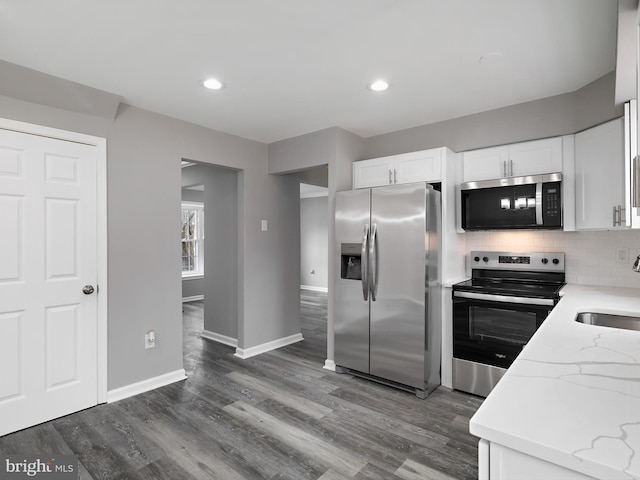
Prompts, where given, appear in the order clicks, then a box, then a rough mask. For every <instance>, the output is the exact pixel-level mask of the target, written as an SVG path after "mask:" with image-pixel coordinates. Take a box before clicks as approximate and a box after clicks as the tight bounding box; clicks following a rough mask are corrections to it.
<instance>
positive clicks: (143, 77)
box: [0, 0, 617, 142]
mask: <svg viewBox="0 0 640 480" xmlns="http://www.w3.org/2000/svg"><path fill="white" fill-rule="evenodd" d="M616 12H617V2H616V1H613V0H526V1H525V0H519V1H516V0H110V1H105V0H56V1H52V0H0V59H1V60H5V61H8V62H12V63H15V64H18V65H22V66H25V67H28V68H31V69H35V70H38V71H41V72H44V73H48V74H51V75H55V76H58V77H62V78H65V79H68V80H72V81H74V82H79V83H82V84H85V85H89V86H91V87H94V88H98V89H101V90H105V91H108V92H111V93H114V94H117V95H121V96H122V97H123V98H124V101H125V102H126V103H128V104H131V105H134V106H137V107H141V108H145V109H148V110H152V111H155V112H159V113H163V114H166V115H170V116H172V117H176V118H180V119H183V120H187V121H190V122H193V123H196V124H200V125H203V126H206V127H210V128H213V129H215V130H220V131H223V132H228V133H232V134H236V135H240V136H242V137H246V138H250V139H254V140H258V141H262V142H273V141H276V140H281V139H284V138H289V137H292V136H296V135H300V134H304V133H308V132H312V131H316V130H320V129H323V128H327V127H331V126H339V127H342V128H345V129H347V130H349V131H351V132H353V133H356V134H358V135H361V136H363V137H369V136H372V135H377V134H381V133H386V132H390V131H395V130H400V129H403V128H408V127H413V126H417V125H423V124H427V123H432V122H437V121H441V120H446V119H450V118H455V117H459V116H463V115H468V114H472V113H477V112H480V111H485V110H491V109H494V108H499V107H502V106H507V105H512V104H516V103H521V102H525V101H530V100H534V99H537V98H543V97H548V96H552V95H556V94H560V93H565V92H569V91H574V90H576V89H578V88H580V87H582V86H584V85H586V84H588V83H590V82H591V81H593V80H595V79H597V78H599V77H601V76H602V75H605V74H606V73H608V72H610V71H612V70H613V69H614V68H615V48H616V21H617V20H616V18H617V14H616ZM494 52H500V53H502V56H491V57H489V59H488V61H486V62H480V61H479V59H480V57H482V56H483V55H487V54H490V53H494ZM208 76H216V77H218V78H219V79H220V80H222V81H223V82H224V83H225V84H226V88H224V89H223V90H221V91H215V92H214V91H208V90H205V89H204V88H202V87H201V82H202V81H203V80H204V79H205V78H207V77H208ZM379 77H382V78H385V79H387V80H388V81H389V82H390V83H391V88H390V89H389V90H388V91H387V92H385V93H374V92H371V91H369V90H367V88H366V85H367V83H368V82H370V81H372V80H374V79H376V78H379Z"/></svg>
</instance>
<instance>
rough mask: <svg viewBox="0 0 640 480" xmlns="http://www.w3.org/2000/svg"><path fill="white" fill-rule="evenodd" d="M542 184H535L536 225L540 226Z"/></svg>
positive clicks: (541, 221) (541, 220) (541, 219)
mask: <svg viewBox="0 0 640 480" xmlns="http://www.w3.org/2000/svg"><path fill="white" fill-rule="evenodd" d="M542 224H543V218H542V183H541V182H538V183H536V225H542Z"/></svg>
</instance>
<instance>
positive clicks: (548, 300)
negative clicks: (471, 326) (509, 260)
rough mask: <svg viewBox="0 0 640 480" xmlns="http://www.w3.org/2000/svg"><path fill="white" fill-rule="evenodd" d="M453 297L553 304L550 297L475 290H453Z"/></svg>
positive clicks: (530, 303)
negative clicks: (497, 293)
mask: <svg viewBox="0 0 640 480" xmlns="http://www.w3.org/2000/svg"><path fill="white" fill-rule="evenodd" d="M453 296H454V297H459V298H470V299H473V300H487V301H489V302H498V303H518V304H523V305H550V306H553V305H555V300H554V299H552V298H527V297H512V296H509V295H494V294H492V293H475V292H455V291H454V292H453Z"/></svg>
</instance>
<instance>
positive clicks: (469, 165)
mask: <svg viewBox="0 0 640 480" xmlns="http://www.w3.org/2000/svg"><path fill="white" fill-rule="evenodd" d="M463 163H464V173H463V181H465V182H472V181H479V180H493V179H496V178H503V177H521V176H524V175H538V174H541V173H555V172H562V138H561V137H555V138H545V139H543V140H534V141H532V142H522V143H514V144H511V145H502V146H499V147H492V148H483V149H480V150H470V151H468V152H464V154H463Z"/></svg>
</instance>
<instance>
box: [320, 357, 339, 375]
mask: <svg viewBox="0 0 640 480" xmlns="http://www.w3.org/2000/svg"><path fill="white" fill-rule="evenodd" d="M322 368H325V369H327V370H331V371H332V372H335V371H336V362H334V361H333V360H329V359H328V358H327V359H326V360H325V361H324V367H322Z"/></svg>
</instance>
